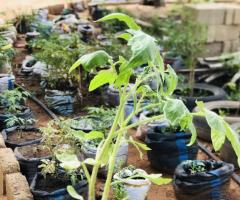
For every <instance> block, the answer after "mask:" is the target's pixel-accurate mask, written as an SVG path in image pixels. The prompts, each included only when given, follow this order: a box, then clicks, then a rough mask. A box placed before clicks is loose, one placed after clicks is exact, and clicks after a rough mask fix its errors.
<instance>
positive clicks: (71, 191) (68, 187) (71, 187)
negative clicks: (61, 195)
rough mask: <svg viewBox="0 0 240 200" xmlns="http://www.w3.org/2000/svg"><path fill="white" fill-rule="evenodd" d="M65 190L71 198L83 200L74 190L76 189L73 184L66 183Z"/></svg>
mask: <svg viewBox="0 0 240 200" xmlns="http://www.w3.org/2000/svg"><path fill="white" fill-rule="evenodd" d="M67 191H68V193H69V194H70V196H71V197H72V198H74V199H78V200H84V199H83V197H82V196H81V195H79V194H78V193H77V192H76V190H75V189H74V187H73V186H71V185H68V186H67Z"/></svg>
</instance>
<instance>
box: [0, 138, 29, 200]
mask: <svg viewBox="0 0 240 200" xmlns="http://www.w3.org/2000/svg"><path fill="white" fill-rule="evenodd" d="M0 200H33V196H32V194H31V192H30V188H29V185H28V182H27V180H26V177H25V176H23V175H22V174H21V172H20V166H19V163H18V161H17V159H16V157H15V155H14V153H13V151H12V149H10V148H6V146H5V143H4V139H3V138H2V135H1V134H0Z"/></svg>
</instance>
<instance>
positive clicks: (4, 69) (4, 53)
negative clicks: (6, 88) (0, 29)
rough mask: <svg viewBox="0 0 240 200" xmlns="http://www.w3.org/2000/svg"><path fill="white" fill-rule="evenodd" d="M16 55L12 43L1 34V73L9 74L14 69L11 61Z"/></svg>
mask: <svg viewBox="0 0 240 200" xmlns="http://www.w3.org/2000/svg"><path fill="white" fill-rule="evenodd" d="M13 56H14V49H13V48H12V44H11V43H10V42H9V41H8V40H7V39H6V38H4V37H3V36H1V35H0V74H7V73H10V72H11V71H12V69H11V62H12V59H13Z"/></svg>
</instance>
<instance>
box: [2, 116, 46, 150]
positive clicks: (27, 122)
mask: <svg viewBox="0 0 240 200" xmlns="http://www.w3.org/2000/svg"><path fill="white" fill-rule="evenodd" d="M34 123H35V120H34V119H32V118H30V119H23V118H19V117H16V116H13V117H11V118H9V119H8V120H7V121H6V125H7V127H8V128H7V129H4V130H3V131H2V135H3V137H4V139H5V143H6V145H7V146H8V147H10V148H12V149H15V147H20V146H26V145H29V144H36V143H40V142H41V139H42V134H41V133H40V131H39V129H37V128H34V127H33V126H32V125H33V124H34Z"/></svg>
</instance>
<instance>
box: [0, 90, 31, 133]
mask: <svg viewBox="0 0 240 200" xmlns="http://www.w3.org/2000/svg"><path fill="white" fill-rule="evenodd" d="M29 95H30V94H29V93H28V92H26V91H22V92H21V91H19V89H18V88H16V89H14V90H7V91H5V92H4V93H2V94H0V101H1V105H3V106H4V109H3V111H2V112H1V114H0V128H2V129H3V128H6V120H8V119H9V118H11V117H13V116H16V117H19V118H22V119H29V118H32V111H31V110H30V108H28V107H26V106H24V104H25V101H26V99H27V97H28V96H29Z"/></svg>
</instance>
